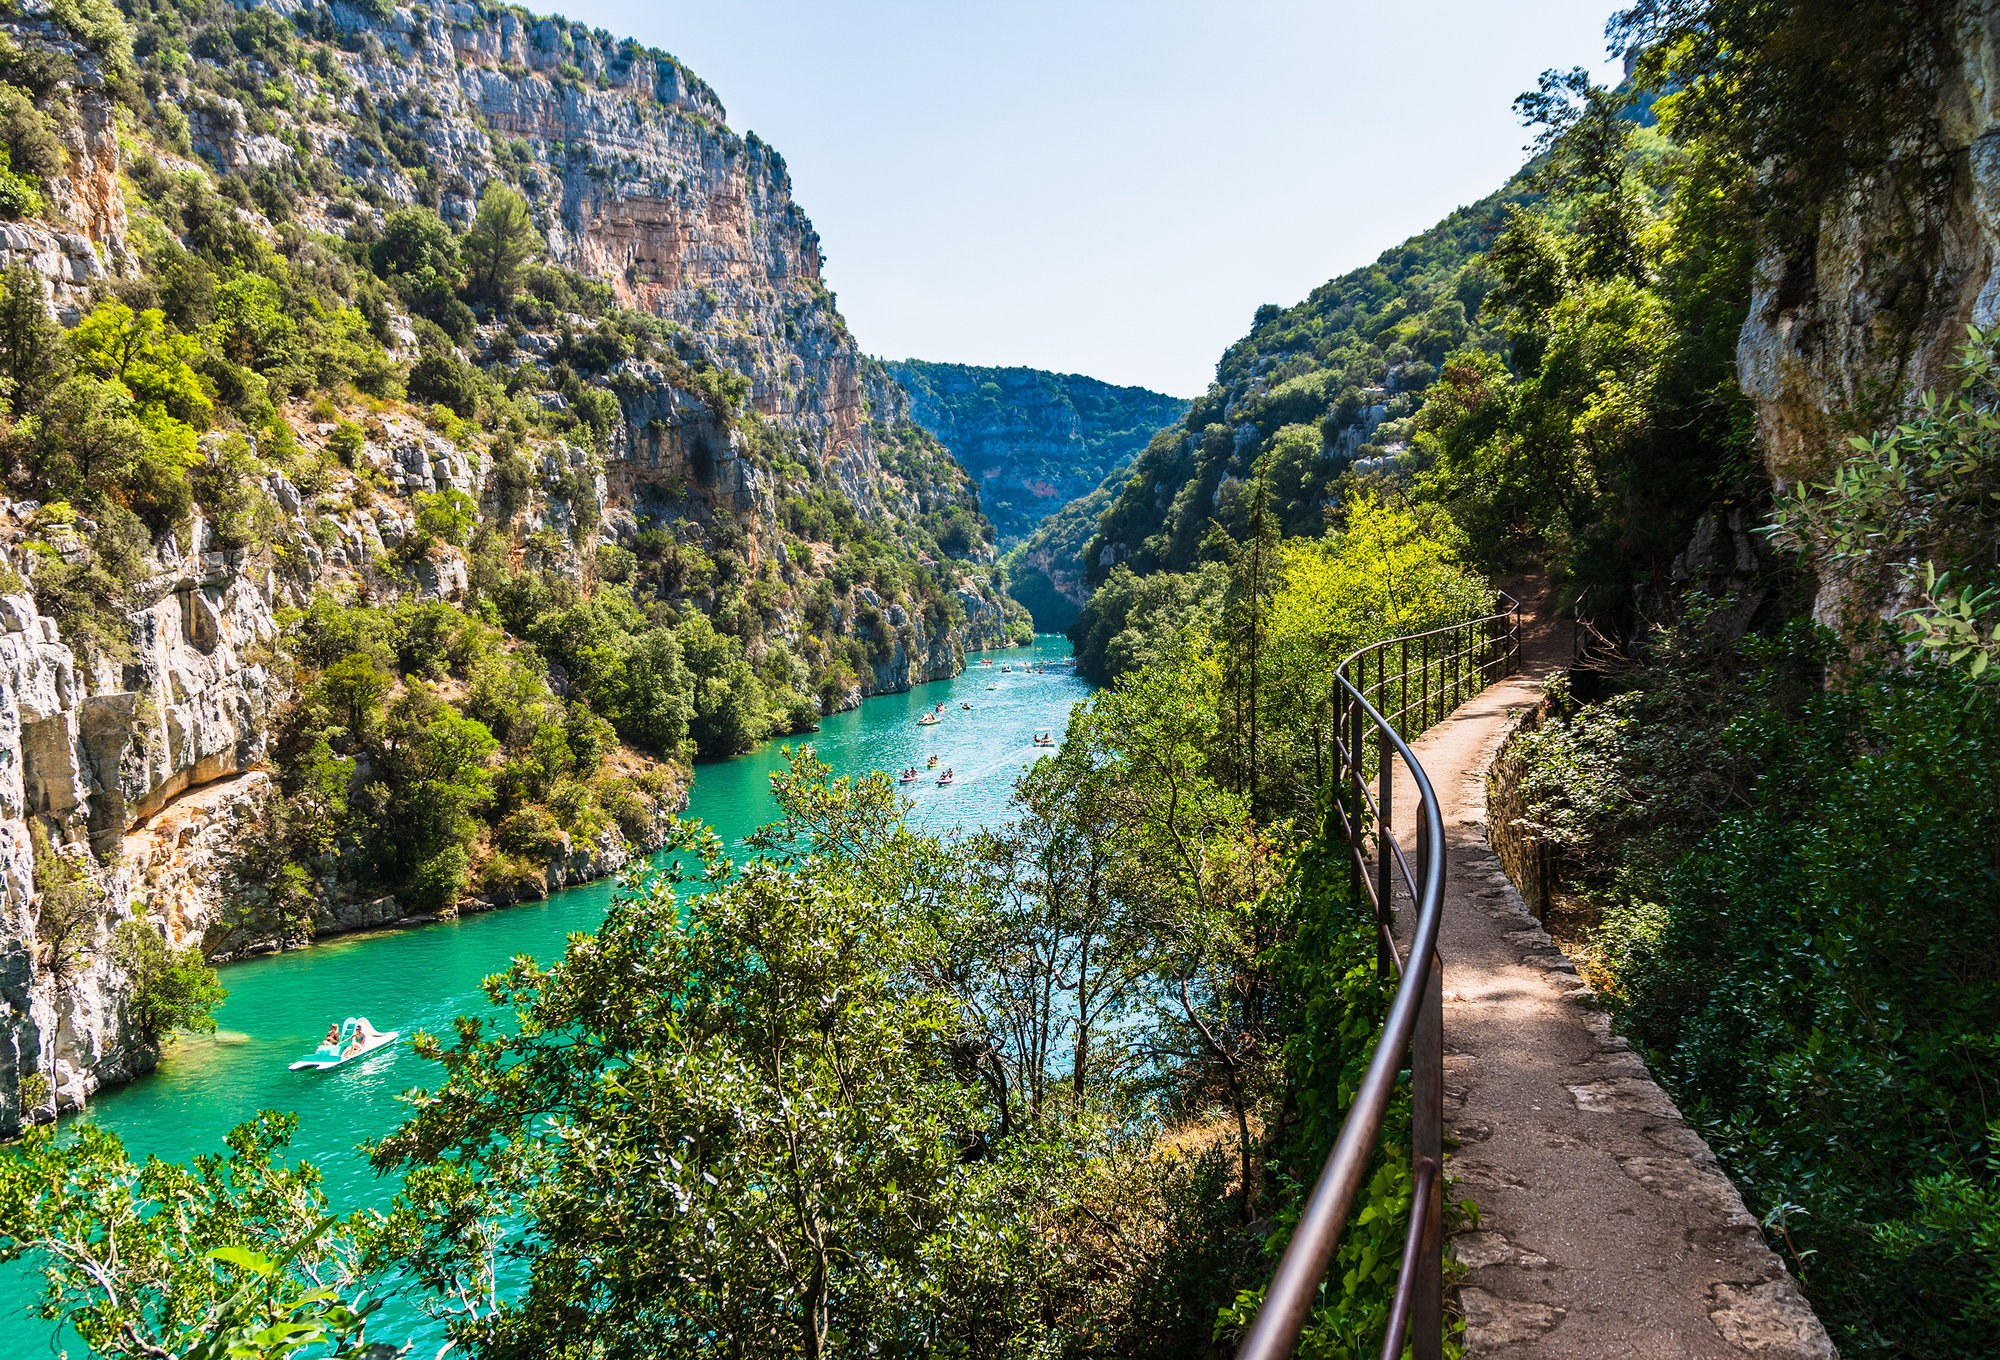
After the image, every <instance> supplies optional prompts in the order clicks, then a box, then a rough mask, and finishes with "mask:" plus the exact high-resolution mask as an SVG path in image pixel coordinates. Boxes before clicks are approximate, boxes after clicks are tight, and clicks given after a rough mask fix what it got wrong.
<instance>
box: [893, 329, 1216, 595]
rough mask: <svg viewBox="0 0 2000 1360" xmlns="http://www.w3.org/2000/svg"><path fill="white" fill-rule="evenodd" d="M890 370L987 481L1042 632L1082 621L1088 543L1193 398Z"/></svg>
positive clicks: (1052, 380) (1006, 371)
mask: <svg viewBox="0 0 2000 1360" xmlns="http://www.w3.org/2000/svg"><path fill="white" fill-rule="evenodd" d="M889 371H890V372H891V373H892V374H894V375H895V377H896V380H897V381H898V382H900V383H902V385H903V386H904V388H906V389H907V390H908V391H909V393H910V412H911V415H912V416H913V417H914V418H915V419H916V420H917V421H918V422H919V423H921V424H922V425H923V426H924V427H925V428H927V429H928V430H930V431H931V432H932V433H933V434H935V435H936V436H937V437H938V438H939V439H940V440H942V441H944V443H945V445H946V446H947V447H948V448H950V449H951V451H952V452H953V454H955V455H956V456H957V457H958V459H959V461H960V462H962V463H963V464H964V465H965V467H966V470H967V471H968V472H970V473H971V474H972V475H973V476H974V477H975V478H977V479H978V481H979V484H980V501H981V504H982V505H983V506H984V508H985V510H986V513H987V515H988V516H989V517H991V519H992V521H993V528H994V532H995V534H996V536H997V541H998V545H999V547H1000V548H1001V550H1002V552H1003V553H1004V556H1003V557H1002V558H1001V563H1000V565H1001V569H1002V571H1004V572H1005V573H1006V579H1007V591H1008V593H1009V594H1010V595H1011V596H1012V597H1013V598H1014V599H1015V600H1017V601H1019V602H1020V603H1021V604H1022V605H1023V606H1024V607H1025V608H1026V609H1027V610H1028V612H1029V613H1030V614H1031V615H1033V617H1034V620H1035V627H1036V628H1037V629H1038V630H1040V631H1043V632H1052V631H1060V630H1062V629H1065V628H1067V627H1069V625H1070V624H1071V623H1072V622H1073V621H1074V620H1075V618H1076V613H1077V610H1078V609H1079V608H1080V607H1081V606H1082V604H1083V602H1084V599H1085V597H1086V595H1087V593H1088V592H1087V591H1086V590H1085V588H1084V579H1083V578H1084V568H1083V561H1082V555H1081V554H1082V548H1083V544H1084V543H1085V541H1086V540H1087V539H1088V538H1089V536H1090V535H1091V533H1093V532H1094V531H1095V525H1096V521H1097V516H1098V514H1099V513H1100V512H1101V511H1102V509H1103V507H1104V503H1105V501H1106V500H1107V499H1108V497H1107V496H1106V494H1105V492H1104V491H1103V487H1104V486H1106V485H1110V484H1113V483H1117V484H1122V483H1123V481H1124V477H1125V473H1126V465H1127V464H1129V463H1130V462H1131V460H1132V459H1133V458H1134V457H1135V456H1136V455H1137V454H1138V453H1139V451H1140V450H1141V449H1143V448H1145V446H1146V442H1147V440H1149V439H1150V438H1151V437H1152V436H1153V434H1154V432H1155V431H1157V430H1159V429H1160V428H1162V427H1163V426H1167V425H1175V424H1178V423H1179V422H1180V420H1181V418H1182V417H1183V416H1185V415H1186V414H1187V408H1188V403H1187V402H1185V401H1182V400H1180V399H1178V398H1175V397H1168V396H1162V395H1161V394H1160V393H1158V392H1151V391H1148V390H1147V389H1145V388H1143V387H1117V386H1114V385H1112V384H1111V383H1105V382H1099V381H1098V380H1097V379H1095V378H1085V377H1081V376H1079V375H1077V374H1073V373H1046V372H1043V371H1042V370H1040V369H1034V368H980V367H974V366H972V365H968V364H940V363H930V362H927V361H925V360H922V359H902V360H898V361H896V362H893V363H891V364H890V365H889Z"/></svg>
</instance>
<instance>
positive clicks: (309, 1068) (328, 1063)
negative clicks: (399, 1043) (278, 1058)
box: [291, 1016, 402, 1072]
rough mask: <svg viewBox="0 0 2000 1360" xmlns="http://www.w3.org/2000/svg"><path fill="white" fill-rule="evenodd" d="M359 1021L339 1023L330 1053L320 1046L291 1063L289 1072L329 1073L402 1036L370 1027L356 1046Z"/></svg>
mask: <svg viewBox="0 0 2000 1360" xmlns="http://www.w3.org/2000/svg"><path fill="white" fill-rule="evenodd" d="M360 1019H361V1017H355V1016H350V1017H349V1018H348V1019H346V1020H344V1021H342V1022H341V1026H340V1040H339V1042H338V1043H336V1044H335V1045H334V1048H333V1051H332V1052H331V1053H329V1052H327V1050H326V1046H325V1045H324V1044H322V1045H321V1046H320V1047H318V1048H316V1049H314V1050H313V1051H312V1052H310V1053H308V1054H306V1056H305V1057H303V1058H300V1059H299V1060H298V1061H297V1062H295V1063H293V1064H292V1065H291V1070H292V1071H294V1072H326V1071H330V1070H331V1069H333V1068H336V1067H339V1066H341V1065H342V1064H344V1063H350V1062H353V1061H354V1060H355V1059H356V1058H365V1057H367V1056H368V1055H369V1054H370V1053H373V1052H374V1051H375V1050H377V1049H379V1048H387V1047H388V1046H389V1045H390V1044H393V1043H395V1042H396V1040H397V1039H398V1038H399V1037H400V1036H401V1035H402V1031H401V1030H397V1029H392V1030H387V1031H384V1030H378V1029H375V1028H374V1027H373V1026H370V1027H369V1031H368V1034H367V1035H366V1036H365V1037H364V1038H363V1039H362V1040H361V1042H360V1043H359V1044H358V1045H357V1044H356V1043H355V1042H354V1037H355V1035H354V1030H355V1024H356V1021H357V1020H360ZM363 1023H365V1021H363Z"/></svg>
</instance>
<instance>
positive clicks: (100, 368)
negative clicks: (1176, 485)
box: [0, 0, 1026, 1129]
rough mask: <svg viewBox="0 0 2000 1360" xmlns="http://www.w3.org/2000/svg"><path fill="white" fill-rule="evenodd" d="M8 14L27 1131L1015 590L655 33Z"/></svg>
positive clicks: (7, 448) (0, 187) (19, 1081)
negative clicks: (333, 947)
mask: <svg viewBox="0 0 2000 1360" xmlns="http://www.w3.org/2000/svg"><path fill="white" fill-rule="evenodd" d="M0 36H4V39H5V41H4V43H0V142H4V144H5V148H6V151H7V162H6V165H7V168H6V169H5V171H4V173H0V218H4V219H6V220H0V268H4V269H5V270H6V273H5V275H4V280H0V313H4V319H5V324H4V326H0V398H4V400H5V404H6V412H5V414H6V417H7V418H6V419H5V420H4V421H0V465H4V473H5V478H6V483H7V492H8V496H9V499H8V500H7V501H6V503H5V504H4V505H0V559H4V560H0V621H4V628H5V632H4V634H0V740H4V744H5V745H6V746H7V748H8V749H11V750H13V751H16V752H18V753H19V758H18V759H15V760H12V761H9V762H6V764H5V767H4V769H0V1129H4V1128H6V1127H9V1126H11V1125H12V1124H13V1123H14V1122H15V1121H16V1120H17V1119H19V1118H20V1117H22V1116H23V1115H29V1116H32V1117H46V1116H48V1115H50V1114H52V1113H53V1112H54V1111H55V1110H56V1109H58V1108H67V1107H71V1106H74V1105H77V1104H80V1103H81V1102H82V1101H83V1099H84V1098H85V1097H86V1096H87V1095H88V1093H89V1092H90V1091H91V1090H93V1089H95V1088H96V1087H97V1086H98V1085H100V1084H101V1083H103V1082H105V1081H112V1080H119V1079H123V1078H125V1077H129V1076H130V1075H131V1074H133V1073H134V1072H136V1071H142V1070H144V1069H145V1068H146V1067H148V1066H149V1065H150V1064H151V1063H152V1061H153V1060H154V1058H155V1055H156V1053H157V1040H158V1038H159V1036H160V1034H161V1032H162V1030H163V1028H164V1027H165V1026H166V1025H168V1024H171V1023H172V1022H173V1021H174V1020H176V1019H178V1018H181V1017H183V1016H186V1017H191V1018H198V1017H199V1015H200V1012H201V1006H202V993H201V986H200V981H199V972H200V970H199V960H200V956H201V955H203V954H207V955H211V956H220V955H231V954H238V953H243V952H258V951H262V950H268V949H271V948H278V947H289V946H291V945H295V944H299V943H303V942H305V941H307V940H309V939H310V938H311V937H312V936H314V935H316V934H324V933H327V932H329V931H337V930H344V929H353V928H355V927H358V926H369V925H380V924H384V923H389V922H393V921H395V920H398V919H403V918H406V917H411V916H415V917H417V918H418V919H424V918H428V917H433V916H435V915H439V914H450V913H452V912H455V911H460V910H476V909H482V908H484V907H487V906H491V905H495V904H499V903H505V902H509V901H518V900H520V899H521V898H523V897H533V896H538V895H540V894H542V893H545V892H547V891H548V890H550V889H551V888H552V887H555V886H559V885H561V884H563V883H565V882H574V881H578V880H580V879H582V878H587V877H592V876H595V875H598V874H602V873H606V872H609V871H611V870H612V869H614V868H616V867H617V866H618V865H620V864H622V863H624V862H625V861H626V860H627V859H628V858H629V857H630V856H631V855H632V854H634V853H638V852H641V851H644V850H646V849H648V848H649V847H650V846H652V845H656V844H658V843H659V840H658V838H659V834H660V829H661V826H662V817H663V816H664V814H665V813H667V812H669V811H671V810H672V809H673V808H674V807H676V806H678V803H679V801H680V797H681V794H680V788H681V785H682V783H683V781H684V779H685V777H686V773H685V771H686V761H687V760H688V759H689V757H691V756H692V755H694V754H696V753H728V752H730V751H736V750H742V749H745V748H746V747H747V746H748V745H749V744H751V743H754V742H755V741H757V740H760V739H762V738H764V737H767V736H771V735H774V734H781V733H784V732H788V731H797V730H804V729H807V728H810V727H811V726H812V724H813V723H814V722H815V720H816V718H817V717H818V715H819V714H821V713H823V712H826V711H831V710H833V709H836V708H840V707H845V706H851V705H853V704H854V703H857V702H859V700H860V698H861V697H862V696H863V695H865V694H868V693H873V692H878V691H882V690H889V689H898V688H904V687H907V686H909V685H910V684H913V683H916V682H919V681H922V680H925V679H930V678H934V677H938V676H943V675H948V674H951V673H953V672H954V671H955V670H956V669H957V668H959V667H960V666H962V664H963V653H964V650H965V649H966V648H968V647H979V646H989V645H994V644H997V643H1001V642H1004V641H1005V640H1006V639H1007V637H1008V634H1009V633H1010V632H1018V631H1020V630H1022V629H1024V628H1025V624H1026V621H1025V619H1023V618H1020V617H1019V615H1020V611H1019V610H1018V608H1017V607H1015V606H1012V605H1010V604H1009V603H1008V602H1006V601H1005V599H1004V597H1002V596H1001V595H1000V593H999V591H998V586H997V578H996V572H995V570H994V553H993V550H992V549H991V547H990V546H988V543H989V538H990V530H989V529H988V527H987V525H986V523H985V520H984V518H983V516H982V515H981V514H980V511H979V500H978V488H977V486H976V484H975V483H974V482H973V481H972V479H970V478H969V477H968V476H967V475H966V474H965V472H964V471H963V469H961V468H960V467H959V466H958V465H957V464H955V463H954V462H953V461H952V460H951V458H950V456H949V454H948V453H946V451H945V450H944V449H943V448H942V447H941V446H940V445H939V444H938V443H937V441H936V440H935V439H934V438H932V437H931V436H930V435H929V434H928V433H926V432H925V431H924V430H923V429H922V428H921V427H919V426H917V425H916V424H915V423H913V422H912V421H911V420H910V418H909V415H908V409H907V401H906V398H905V397H904V394H903V393H902V390H901V389H900V388H899V387H898V386H897V385H896V383H895V382H894V380H893V379H891V378H890V377H889V376H888V374H887V373H886V372H885V371H884V370H883V369H882V368H881V366H880V365H878V364H876V363H874V362H873V361H871V360H869V359H867V358H866V357H865V356H863V355H862V354H861V352H860V351H859V349H858V348H857V347H856V345H855V344H854V341H853V339H852V337H851V336H850V335H849V333H848V332H847V329H846V326H845V323H844V322H843V321H842V319H841V317H840V314H839V312H838V311H837V310H836V308H835V306H834V303H833V299H832V296H831V295H830V294H829V293H828V292H827V291H826V290H825V288H824V287H823V285H822V284H821V281H820V278H819V255H818V241H817V238H816V236H815V235H814V233H813V231H812V227H811V224H810V223H809V222H808V220H807V219H806V217H805V215H804V213H803V212H802V211H801V210H800V209H799V207H798V206H797V205H796V204H795V203H794V202H793V201H792V199H791V196H790V186H789V181H788V178H787V176H786V174H785V169H784V165H783V162H782V160H781V159H780V158H779V157H778V156H777V154H776V153H775V152H774V151H772V150H771V149H770V148H769V147H767V146H765V145H764V144H763V143H761V142H760V141H758V140H757V139H756V138H755V137H742V136H738V135H737V134H736V133H734V132H732V131H730V130H729V128H728V127H727V126H726V124H725V122H724V112H723V109H722V107H721V105H720V103H719V102H718V101H717V100H716V98H715V96H714V95H713V93H712V92H711V91H709V90H708V88H707V87H706V86H705V85H704V84H702V82H701V81H700V80H698V79H697V78H696V77H694V76H693V75H692V74H691V73H689V72H688V71H687V70H686V69H685V68H684V67H682V66H681V65H680V64H679V63H678V62H676V61H675V60H674V59H673V58H671V57H669V56H667V55H665V54H664V53H659V52H655V51H651V50H648V49H645V48H643V47H641V46H639V45H638V44H635V43H631V42H623V43H620V42H616V41H614V40H613V39H612V38H611V37H610V36H609V35H607V34H604V33H602V32H601V31H598V32H593V31H589V30H586V29H583V28H581V27H577V26H573V25H570V24H567V23H565V22H562V21H560V20H552V19H538V18H535V17H533V16H530V15H527V14H526V13H524V12H522V11H519V10H514V9H510V8H505V7H500V6H491V5H483V6H482V5H450V6H445V7H442V8H437V9H432V8H426V7H421V6H419V7H414V8H408V9H405V8H395V7H391V6H388V5H383V4H364V5H346V4H334V5H330V6H323V5H302V4H297V3H283V2H282V0H281V3H278V4H275V5H255V6H252V5H245V6H242V7H236V6H232V5H230V4H227V3H222V2H221V0H185V2H183V3H168V2H166V0H158V2H156V0H130V3H129V4H128V6H127V8H126V11H125V15H124V16H121V15H120V14H119V13H118V12H116V11H114V10H112V9H111V8H110V7H109V6H107V5H104V4H102V3H101V2H97V0H78V2H77V3H74V4H68V5H64V6H61V7H57V8H54V9H47V8H43V7H39V6H36V5H33V4H29V5H24V6H23V7H21V8H20V9H19V10H17V11H16V12H15V14H14V16H13V17H8V18H4V19H0ZM51 317H53V320H52V319H51Z"/></svg>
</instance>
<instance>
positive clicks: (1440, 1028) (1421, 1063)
mask: <svg viewBox="0 0 2000 1360" xmlns="http://www.w3.org/2000/svg"><path fill="white" fill-rule="evenodd" d="M1412 962H1413V963H1414V964H1416V965H1417V966H1419V967H1422V968H1423V970H1424V973H1425V975H1426V977H1427V978H1428V979H1429V980H1428V981H1427V982H1426V983H1425V986H1424V999H1423V1004H1422V1005H1421V1006H1420V1007H1419V1008H1418V1010H1417V1030H1416V1035H1415V1037H1414V1039H1413V1041H1412V1043H1411V1048H1412V1050H1413V1052H1412V1053H1411V1057H1410V1170H1411V1175H1412V1177H1413V1185H1414V1186H1415V1187H1416V1188H1419V1189H1422V1190H1423V1191H1424V1195H1423V1202H1422V1203H1421V1204H1419V1203H1417V1202H1415V1201H1414V1200H1413V1201H1412V1202H1411V1204H1410V1213H1411V1215H1412V1216H1413V1217H1414V1216H1417V1215H1422V1217H1423V1224H1424V1226H1423V1232H1422V1236H1421V1238H1420V1239H1419V1241H1420V1245H1419V1246H1418V1248H1417V1258H1416V1260H1414V1261H1411V1262H1408V1263H1406V1265H1405V1269H1408V1270H1412V1271H1414V1272H1416V1280H1415V1282H1414V1283H1415V1291H1414V1298H1413V1299H1412V1303H1413V1304H1414V1307H1413V1308H1412V1309H1411V1312H1410V1353H1411V1357H1412V1360H1443V1355H1444V1233H1443V1228H1444V1221H1443V1220H1444V1190H1443V1185H1444V963H1443V960H1442V959H1440V958H1439V957H1438V955H1437V953H1436V951H1432V953H1431V956H1430V958H1429V960H1428V961H1424V960H1412ZM1427 1165H1428V1166H1429V1167H1430V1168H1431V1169H1432V1174H1431V1175H1430V1176H1429V1177H1427V1178H1426V1177H1420V1176H1417V1175H1416V1173H1417V1172H1418V1171H1419V1170H1421V1169H1422V1168H1423V1167H1425V1166H1427ZM1426 1181H1428V1184H1426ZM1411 1236H1412V1237H1413V1238H1415V1237H1417V1234H1415V1233H1412V1234H1411Z"/></svg>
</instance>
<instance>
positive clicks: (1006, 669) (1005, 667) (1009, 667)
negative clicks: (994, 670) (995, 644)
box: [1000, 666, 1014, 671]
mask: <svg viewBox="0 0 2000 1360" xmlns="http://www.w3.org/2000/svg"><path fill="white" fill-rule="evenodd" d="M1000 669H1001V670H1003V671H1011V670H1013V669H1014V668H1013V667H1012V666H1002V667H1001V668H1000Z"/></svg>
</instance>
